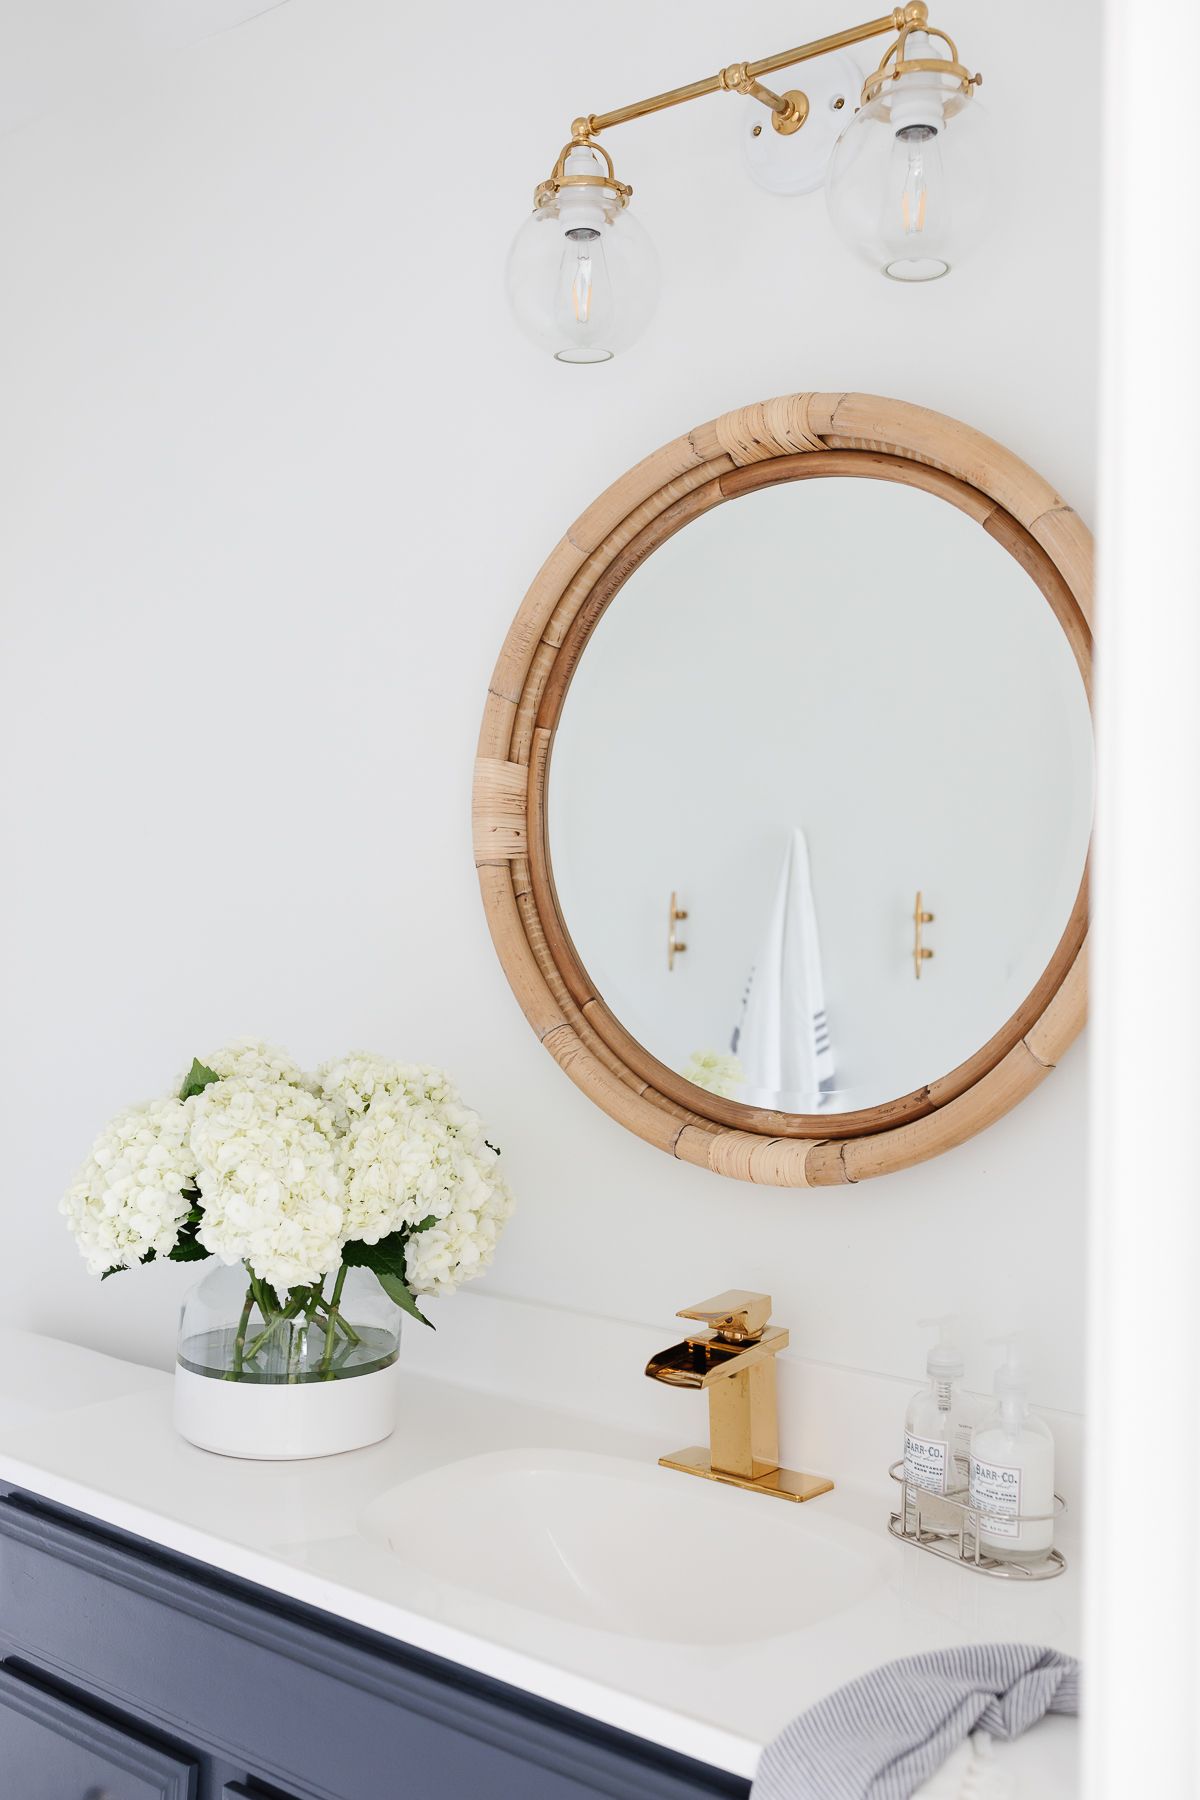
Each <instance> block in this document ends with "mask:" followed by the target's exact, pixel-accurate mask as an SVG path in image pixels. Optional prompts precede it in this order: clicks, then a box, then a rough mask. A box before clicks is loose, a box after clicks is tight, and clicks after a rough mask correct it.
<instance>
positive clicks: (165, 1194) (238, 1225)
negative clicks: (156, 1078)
mask: <svg viewBox="0 0 1200 1800" xmlns="http://www.w3.org/2000/svg"><path fill="white" fill-rule="evenodd" d="M61 1210H62V1211H63V1212H64V1213H65V1214H66V1216H67V1219H68V1221H69V1222H70V1226H71V1229H72V1231H73V1232H74V1234H75V1237H76V1240H77V1241H78V1244H79V1248H80V1251H81V1252H82V1254H83V1256H84V1258H85V1259H86V1261H87V1265H88V1268H89V1270H90V1271H91V1272H92V1273H93V1274H94V1275H98V1276H100V1277H101V1278H103V1277H105V1276H108V1275H114V1274H116V1273H117V1272H118V1271H119V1270H121V1269H127V1268H129V1267H131V1266H132V1265H133V1264H135V1263H147V1262H153V1261H154V1260H155V1259H156V1258H162V1257H165V1258H167V1259H168V1260H170V1261H172V1262H198V1261H200V1260H202V1259H203V1258H205V1257H215V1258H217V1259H219V1261H220V1262H222V1263H225V1264H238V1263H240V1264H242V1265H243V1266H244V1268H245V1272H246V1291H245V1299H244V1303H243V1305H242V1312H241V1318H240V1322H239V1327H238V1329H237V1332H236V1334H235V1338H234V1343H233V1348H232V1354H231V1356H230V1364H229V1369H228V1375H229V1378H231V1379H234V1380H236V1379H238V1378H239V1377H240V1376H242V1375H245V1376H246V1378H247V1379H253V1370H254V1368H255V1366H256V1364H259V1366H261V1364H260V1363H259V1359H261V1357H262V1355H263V1353H264V1350H265V1348H266V1347H267V1346H268V1345H269V1344H270V1343H271V1341H272V1339H275V1340H276V1341H277V1340H278V1338H279V1336H280V1335H281V1333H282V1334H283V1335H285V1336H290V1335H291V1334H292V1328H294V1326H295V1325H296V1324H299V1325H302V1326H305V1327H307V1328H308V1333H307V1334H308V1335H311V1336H315V1337H317V1338H318V1339H319V1341H320V1343H321V1344H322V1345H323V1350H322V1355H323V1357H324V1362H325V1367H326V1368H327V1369H331V1368H332V1366H333V1363H334V1361H335V1353H336V1352H337V1350H338V1349H339V1348H341V1349H343V1350H349V1349H351V1348H352V1346H353V1345H354V1344H356V1343H357V1342H358V1335H357V1333H356V1331H355V1327H354V1325H353V1324H352V1323H351V1322H350V1320H349V1319H347V1318H346V1317H345V1316H344V1313H343V1310H342V1297H343V1288H344V1285H345V1282H346V1276H347V1271H348V1270H350V1269H363V1270H367V1271H370V1273H371V1274H373V1275H374V1276H375V1278H376V1280H377V1281H378V1283H379V1286H380V1288H382V1290H383V1292H384V1293H385V1294H386V1295H387V1296H388V1298H389V1299H390V1300H391V1301H393V1302H394V1303H395V1305H396V1306H398V1307H400V1308H402V1309H403V1311H404V1312H406V1313H409V1314H411V1315H412V1317H413V1318H415V1319H420V1320H422V1322H423V1323H425V1324H428V1323H429V1321H428V1320H427V1319H425V1318H424V1315H423V1314H422V1312H421V1310H420V1307H419V1305H418V1298H419V1296H421V1295H425V1294H433V1295H440V1294H449V1293H453V1292H454V1290H455V1288H457V1287H458V1286H459V1285H460V1284H461V1283H462V1282H464V1281H469V1280H470V1279H471V1278H472V1277H473V1276H475V1275H478V1274H480V1273H481V1272H482V1271H483V1270H484V1269H485V1268H486V1267H487V1265H488V1263H489V1262H490V1261H491V1259H492V1255H493V1253H494V1251H495V1247H496V1240H497V1238H498V1236H499V1234H500V1231H501V1230H502V1228H503V1226H504V1223H505V1221H506V1220H507V1218H508V1216H509V1214H510V1212H511V1211H512V1196H511V1194H510V1192H509V1189H508V1186H507V1184H506V1182H505V1180H504V1178H503V1176H502V1175H501V1174H500V1172H499V1168H498V1152H497V1151H496V1149H495V1147H494V1146H493V1145H491V1144H489V1143H488V1142H487V1140H486V1138H485V1137H484V1134H483V1128H482V1125H481V1122H480V1120H479V1118H478V1116H477V1115H476V1114H475V1113H474V1112H472V1111H471V1110H470V1108H469V1107H467V1106H465V1105H464V1104H463V1102H462V1100H461V1098H460V1097H459V1095H458V1093H457V1092H456V1091H455V1089H454V1087H453V1086H452V1084H451V1082H450V1081H449V1079H448V1078H447V1077H446V1076H445V1075H444V1074H442V1073H441V1072H440V1071H439V1070H437V1069H429V1068H422V1067H417V1066H415V1065H412V1064H407V1063H399V1062H391V1061H389V1060H388V1059H387V1058H385V1057H381V1056H371V1055H365V1054H363V1055H360V1054H355V1055H351V1056H347V1057H345V1058H343V1059H342V1060H341V1061H338V1062H331V1063H326V1064H325V1065H324V1066H323V1067H322V1068H320V1069H318V1070H317V1072H316V1074H315V1075H307V1074H305V1073H303V1072H302V1071H301V1069H299V1068H298V1067H297V1065H296V1064H295V1063H294V1062H293V1061H292V1060H291V1058H290V1057H289V1056H288V1055H287V1054H286V1053H285V1052H283V1051H282V1050H277V1049H274V1048H273V1047H271V1046H270V1045H267V1044H262V1043H258V1042H254V1041H249V1040H243V1041H240V1042H238V1043H235V1044H233V1045H231V1046H229V1047H228V1048H227V1049H224V1050H221V1051H219V1052H218V1053H217V1054H216V1055H213V1056H209V1057H207V1058H206V1059H205V1060H204V1061H203V1062H201V1061H199V1060H196V1061H194V1062H193V1063H192V1066H191V1068H190V1069H189V1071H188V1073H187V1075H186V1076H185V1077H184V1078H183V1080H182V1082H181V1083H180V1085H179V1086H178V1088H177V1090H176V1092H175V1093H174V1094H172V1095H171V1096H169V1097H167V1098H164V1099H160V1100H152V1101H149V1102H148V1103H146V1104H144V1105H140V1106H134V1107H131V1108H130V1109H129V1110H128V1111H126V1112H123V1113H121V1114H119V1115H118V1117H117V1118H115V1119H113V1120H112V1122H111V1123H110V1124H109V1125H108V1126H107V1127H106V1128H105V1130H104V1131H103V1132H102V1133H101V1134H100V1136H99V1138H97V1140H96V1142H95V1144H94V1145H93V1147H92V1152H91V1155H90V1156H89V1157H88V1160H87V1162H86V1163H85V1165H84V1167H83V1169H82V1171H81V1172H80V1175H79V1178H78V1180H77V1181H76V1182H75V1183H74V1185H73V1186H72V1187H71V1188H70V1189H69V1191H68V1192H67V1194H66V1195H65V1197H64V1199H63V1201H62V1203H61ZM255 1313H257V1318H254V1314H255ZM393 1316H394V1315H393ZM252 1318H253V1326H252V1324H251V1321H252ZM285 1327H289V1328H290V1329H289V1330H287V1331H284V1328H285Z"/></svg>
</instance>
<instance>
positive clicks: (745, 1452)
mask: <svg viewBox="0 0 1200 1800" xmlns="http://www.w3.org/2000/svg"><path fill="white" fill-rule="evenodd" d="M677 1317H679V1318H681V1319H695V1320H697V1321H700V1322H701V1323H702V1324H703V1325H704V1327H705V1329H703V1330H699V1331H693V1332H690V1333H689V1334H688V1336H687V1337H685V1338H684V1339H683V1341H682V1342H681V1343H678V1344H672V1345H670V1346H669V1348H667V1349H666V1350H660V1351H659V1353H658V1355H657V1356H652V1357H651V1358H650V1361H649V1362H648V1363H647V1364H646V1374H647V1375H648V1376H649V1377H650V1379H651V1380H652V1381H663V1382H666V1383H667V1385H668V1386H669V1387H691V1388H702V1389H703V1390H704V1391H705V1392H706V1393H707V1395H708V1425H709V1448H708V1449H707V1450H705V1449H704V1448H703V1447H701V1446H692V1447H691V1448H689V1449H687V1450H678V1451H675V1452H674V1453H673V1454H672V1455H670V1456H662V1457H660V1458H659V1461H660V1463H661V1464H662V1465H663V1467H664V1468H667V1469H679V1470H681V1471H682V1472H683V1473H684V1474H687V1475H703V1476H704V1477H705V1478H706V1479H708V1480H709V1481H724V1482H728V1483H730V1484H731V1485H732V1486H734V1487H741V1488H750V1489H752V1490H754V1491H755V1492H758V1493H763V1494H775V1495H776V1496H777V1497H778V1498H780V1499H783V1500H811V1499H812V1498H813V1497H814V1496H815V1495H817V1494H826V1493H828V1492H829V1490H830V1488H832V1486H833V1483H832V1481H829V1480H827V1479H826V1478H825V1477H824V1476H821V1475H805V1474H801V1473H800V1472H799V1471H798V1470H795V1469H783V1468H780V1466H779V1414H778V1403H777V1397H776V1382H775V1358H776V1356H777V1355H778V1353H779V1351H780V1350H782V1349H784V1347H785V1346H786V1344H787V1342H788V1333H787V1332H786V1330H784V1328H783V1327H782V1326H780V1325H772V1324H770V1322H769V1321H770V1317H771V1297H770V1295H769V1294H754V1293H748V1292H745V1291H743V1290H742V1289H730V1290H729V1291H728V1292H727V1293H724V1294H717V1295H716V1296H715V1297H714V1298H713V1299H711V1300H701V1301H699V1302H697V1304H696V1305H695V1306H686V1307H684V1308H683V1309H682V1310H681V1311H680V1312H679V1313H678V1314H677Z"/></svg>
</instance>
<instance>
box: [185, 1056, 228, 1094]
mask: <svg viewBox="0 0 1200 1800" xmlns="http://www.w3.org/2000/svg"><path fill="white" fill-rule="evenodd" d="M220 1079H221V1077H220V1076H219V1075H218V1074H217V1071H216V1070H215V1069H210V1068H209V1067H208V1065H207V1064H206V1063H202V1062H201V1061H200V1058H199V1057H198V1056H193V1058H192V1066H191V1068H190V1069H189V1070H188V1072H187V1074H186V1075H185V1076H184V1078H183V1086H182V1087H181V1088H180V1090H179V1098H180V1099H181V1100H190V1099H191V1098H192V1096H193V1094H202V1093H203V1092H204V1090H205V1088H206V1087H211V1086H212V1084H213V1082H214V1081H220Z"/></svg>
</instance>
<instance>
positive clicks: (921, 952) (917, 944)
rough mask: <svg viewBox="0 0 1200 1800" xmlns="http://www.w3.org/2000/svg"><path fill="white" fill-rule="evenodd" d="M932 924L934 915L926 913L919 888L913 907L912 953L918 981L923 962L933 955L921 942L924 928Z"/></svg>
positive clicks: (914, 971)
mask: <svg viewBox="0 0 1200 1800" xmlns="http://www.w3.org/2000/svg"><path fill="white" fill-rule="evenodd" d="M932 924H933V914H932V913H931V912H926V911H925V910H924V901H923V898H922V894H921V890H920V888H918V889H917V898H916V902H915V904H914V906H913V953H912V955H913V974H914V975H915V976H916V978H917V980H918V981H920V979H921V964H922V963H923V962H928V961H929V958H930V957H931V956H932V955H933V951H932V950H931V949H930V948H929V947H928V945H927V944H923V943H922V942H921V937H922V927H923V926H925V925H932Z"/></svg>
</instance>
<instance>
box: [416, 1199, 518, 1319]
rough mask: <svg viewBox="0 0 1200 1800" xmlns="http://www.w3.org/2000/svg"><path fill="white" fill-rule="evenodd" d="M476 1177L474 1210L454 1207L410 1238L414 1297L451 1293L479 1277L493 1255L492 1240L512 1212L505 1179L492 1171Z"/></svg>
mask: <svg viewBox="0 0 1200 1800" xmlns="http://www.w3.org/2000/svg"><path fill="white" fill-rule="evenodd" d="M475 1173H476V1177H477V1180H476V1182H475V1183H474V1184H473V1189H472V1197H473V1199H474V1202H475V1205H474V1209H472V1208H471V1207H470V1206H468V1205H466V1204H462V1205H456V1206H454V1207H453V1208H452V1209H451V1211H450V1212H449V1213H448V1214H447V1215H446V1217H445V1218H442V1219H439V1220H438V1222H437V1224H436V1225H430V1226H427V1227H426V1229H425V1230H424V1231H418V1232H417V1233H416V1234H415V1235H414V1236H413V1237H411V1238H409V1240H408V1243H407V1245H406V1246H405V1271H406V1273H407V1276H408V1285H409V1287H410V1288H411V1289H412V1291H413V1293H414V1294H433V1295H435V1296H436V1295H442V1294H452V1293H454V1291H455V1289H456V1288H459V1287H461V1286H462V1284H463V1282H464V1281H472V1280H474V1278H475V1276H476V1275H482V1274H483V1271H484V1270H485V1269H486V1268H487V1266H488V1264H489V1263H490V1262H491V1260H492V1257H493V1256H494V1255H495V1253H496V1241H497V1239H498V1238H499V1236H500V1233H501V1231H502V1230H503V1228H504V1225H505V1223H506V1222H507V1220H508V1218H509V1217H510V1215H511V1213H512V1210H513V1197H512V1193H511V1191H510V1189H509V1186H508V1183H507V1182H506V1181H505V1179H504V1177H503V1176H502V1175H500V1174H498V1173H496V1172H495V1170H494V1169H493V1170H491V1171H489V1170H486V1169H481V1168H477V1169H476V1171H475ZM463 1199H464V1201H465V1199H466V1195H465V1193H464V1195H463Z"/></svg>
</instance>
